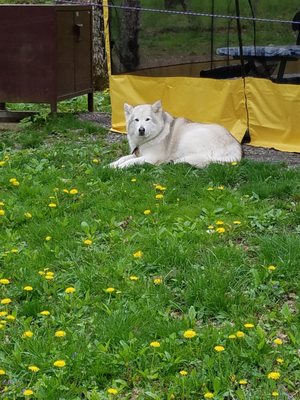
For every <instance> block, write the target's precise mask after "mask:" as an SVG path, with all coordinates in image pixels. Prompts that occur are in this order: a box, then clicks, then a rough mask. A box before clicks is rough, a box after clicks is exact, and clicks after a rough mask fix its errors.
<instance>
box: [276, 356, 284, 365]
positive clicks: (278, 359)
mask: <svg viewBox="0 0 300 400" xmlns="http://www.w3.org/2000/svg"><path fill="white" fill-rule="evenodd" d="M276 361H277V363H278V364H283V363H284V359H283V358H281V357H278V358H276Z"/></svg>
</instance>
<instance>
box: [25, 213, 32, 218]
mask: <svg viewBox="0 0 300 400" xmlns="http://www.w3.org/2000/svg"><path fill="white" fill-rule="evenodd" d="M24 217H25V218H27V219H30V218H32V214H31V213H30V212H26V213H24Z"/></svg>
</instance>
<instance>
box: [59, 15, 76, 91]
mask: <svg viewBox="0 0 300 400" xmlns="http://www.w3.org/2000/svg"><path fill="white" fill-rule="evenodd" d="M56 18H57V22H56V23H57V87H56V90H57V96H58V97H60V96H67V95H69V94H71V93H74V92H75V64H74V11H73V10H67V11H65V10H61V11H57V17H56Z"/></svg>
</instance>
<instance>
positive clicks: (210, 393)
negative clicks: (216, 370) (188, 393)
mask: <svg viewBox="0 0 300 400" xmlns="http://www.w3.org/2000/svg"><path fill="white" fill-rule="evenodd" d="M204 398H205V399H213V398H214V394H213V393H212V392H206V393H204Z"/></svg>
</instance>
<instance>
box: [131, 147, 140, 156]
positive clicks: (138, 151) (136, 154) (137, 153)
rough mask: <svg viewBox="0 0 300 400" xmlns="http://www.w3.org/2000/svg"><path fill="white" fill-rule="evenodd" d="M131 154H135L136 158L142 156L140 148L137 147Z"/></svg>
mask: <svg viewBox="0 0 300 400" xmlns="http://www.w3.org/2000/svg"><path fill="white" fill-rule="evenodd" d="M131 154H134V155H135V156H136V157H139V156H140V149H139V148H138V146H136V147H135V148H134V149H133V151H132V153H131Z"/></svg>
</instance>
